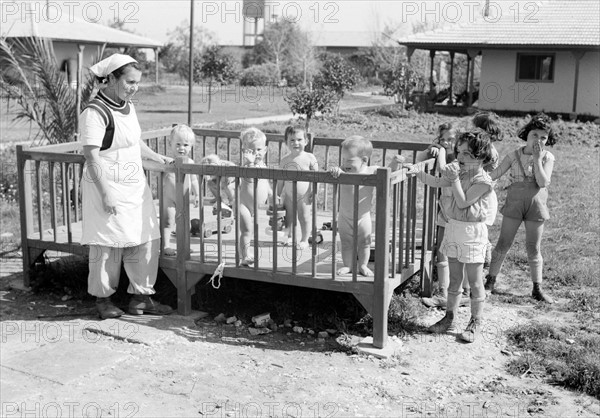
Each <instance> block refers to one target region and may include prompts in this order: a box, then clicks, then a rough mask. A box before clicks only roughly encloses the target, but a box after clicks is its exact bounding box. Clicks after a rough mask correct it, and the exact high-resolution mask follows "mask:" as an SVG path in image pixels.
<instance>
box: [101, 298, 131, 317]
mask: <svg viewBox="0 0 600 418" xmlns="http://www.w3.org/2000/svg"><path fill="white" fill-rule="evenodd" d="M96 309H97V310H98V316H100V318H101V319H107V318H118V317H120V316H121V315H123V314H124V313H125V312H123V311H122V310H120V309H119V308H117V307H116V306H115V305H113V303H112V302H111V301H110V298H96Z"/></svg>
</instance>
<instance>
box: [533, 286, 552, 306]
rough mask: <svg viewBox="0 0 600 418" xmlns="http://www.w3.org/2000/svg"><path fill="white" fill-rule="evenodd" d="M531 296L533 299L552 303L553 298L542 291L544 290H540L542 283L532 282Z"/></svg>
mask: <svg viewBox="0 0 600 418" xmlns="http://www.w3.org/2000/svg"><path fill="white" fill-rule="evenodd" d="M531 296H532V297H533V298H534V299H535V300H539V301H540V302H546V303H554V300H553V299H552V298H551V297H550V296H548V295H547V294H545V293H544V291H543V290H542V285H541V284H539V283H534V284H533V291H532V292H531Z"/></svg>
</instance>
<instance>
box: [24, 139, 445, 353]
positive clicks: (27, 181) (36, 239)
mask: <svg viewBox="0 0 600 418" xmlns="http://www.w3.org/2000/svg"><path fill="white" fill-rule="evenodd" d="M194 132H195V134H196V140H197V141H196V148H195V153H196V154H197V155H198V154H201V155H207V154H211V153H215V154H218V155H219V156H220V157H221V158H223V159H227V160H230V161H233V162H235V163H238V162H239V161H240V157H241V150H240V140H239V135H240V133H239V132H234V131H217V130H206V129H194ZM169 133H170V129H162V130H157V131H151V132H145V133H143V135H142V139H143V140H145V141H146V142H147V143H148V145H149V146H150V147H151V148H153V149H154V150H156V151H158V152H160V153H165V152H166V149H167V141H168V135H169ZM342 141H343V140H342V139H339V138H321V137H316V138H314V139H313V140H312V144H311V145H312V151H313V153H314V154H315V155H316V156H317V158H318V160H319V164H320V167H321V170H320V171H294V170H282V169H277V168H275V167H277V164H278V162H279V161H280V159H281V157H282V155H283V153H284V149H283V147H282V145H283V142H284V141H283V135H275V134H267V145H268V152H267V155H266V162H267V165H268V168H243V167H225V166H210V165H201V164H184V163H182V162H181V161H176V163H175V164H172V165H161V164H157V163H154V162H150V161H144V169H145V170H146V175H147V180H148V182H149V184H150V186H151V188H152V190H153V195H154V197H155V201H156V204H157V208H158V207H160V204H161V202H162V199H163V193H162V187H161V185H162V178H163V176H164V175H165V173H168V172H173V173H175V177H176V203H177V216H176V218H177V221H176V222H177V225H176V230H177V234H176V236H175V237H164V236H163V239H162V241H163V242H162V245H161V248H164V245H165V242H166V240H171V241H173V245H174V246H175V248H176V256H165V255H161V257H160V263H159V265H160V268H161V269H162V270H163V271H164V272H165V273H166V275H167V276H168V277H169V279H170V280H171V281H172V282H173V284H174V285H175V286H176V287H177V298H178V301H177V305H178V306H177V309H178V312H179V313H181V314H184V315H187V314H190V312H191V296H192V294H193V293H194V288H195V285H196V283H198V281H200V280H201V279H202V278H203V277H204V276H205V275H213V274H214V273H215V272H216V271H217V272H218V271H221V272H222V274H223V276H224V277H235V278H239V279H247V280H255V281H262V282H269V283H278V284H285V285H292V286H301V287H309V288H315V289H324V290H333V291H339V292H347V293H352V294H353V295H354V296H355V297H356V298H357V299H358V301H359V302H360V303H361V304H362V305H363V306H364V307H365V309H366V310H367V311H368V312H369V313H370V314H371V315H372V317H373V345H374V346H375V347H378V348H382V347H384V346H385V345H386V341H387V313H388V307H389V303H390V300H391V297H392V294H393V292H394V289H395V288H396V287H398V286H399V285H400V284H401V283H402V282H403V281H405V280H407V279H408V278H409V277H411V276H413V275H414V274H415V273H417V272H419V271H420V272H421V291H422V293H423V294H424V295H429V294H430V293H431V274H430V273H431V266H430V264H431V259H432V248H433V243H434V233H435V225H434V217H435V214H436V205H437V193H436V192H435V190H433V189H431V188H429V187H427V186H426V185H423V184H420V183H417V181H416V179H415V178H414V177H407V176H406V174H405V170H400V171H396V172H391V171H390V169H388V168H383V167H386V166H387V165H389V162H390V161H391V159H392V158H393V156H394V155H395V154H403V155H405V156H407V157H408V159H409V160H410V159H411V158H412V159H413V161H414V159H415V158H416V153H417V152H418V151H422V150H424V149H425V148H426V146H427V145H426V144H421V143H410V142H395V141H373V147H374V152H373V156H372V157H371V164H372V165H377V166H380V167H382V168H379V169H378V170H377V171H376V172H375V173H374V174H372V175H359V174H342V175H340V176H339V178H337V179H336V178H333V176H332V175H331V174H329V173H328V172H327V171H325V170H324V168H326V167H328V166H330V165H332V164H338V163H339V160H340V156H341V147H340V146H341V143H342ZM196 160H198V158H197V159H196ZM17 162H18V174H19V192H20V194H19V203H20V216H21V239H22V247H23V271H24V282H25V285H26V286H27V285H29V273H30V270H31V268H32V266H33V264H34V263H35V261H36V259H38V258H39V257H40V256H42V255H43V254H44V252H45V251H47V250H54V251H58V252H65V253H72V254H80V255H87V253H88V250H87V248H86V247H85V246H83V245H81V244H80V243H79V240H80V237H81V216H82V214H81V203H80V196H79V183H80V181H81V178H82V173H83V164H84V158H83V155H82V154H81V146H80V144H78V143H65V144H59V145H49V146H43V147H37V148H28V147H24V146H18V147H17ZM420 164H422V165H423V167H424V169H425V170H426V171H433V165H434V161H433V160H427V161H425V162H423V163H420ZM186 175H198V176H199V178H200V179H201V184H204V183H205V181H204V180H205V179H206V178H207V177H208V176H217V177H218V178H220V177H223V176H226V177H229V178H234V179H235V185H236V188H235V190H236V199H237V194H238V193H239V192H238V190H239V184H240V181H242V180H243V179H255V180H256V179H267V180H269V182H270V183H271V184H272V186H273V189H274V190H275V188H276V185H277V183H279V182H282V181H287V182H291V183H292V193H293V194H294V195H296V189H297V183H298V182H310V183H311V184H312V186H313V187H312V190H313V191H314V192H313V193H315V195H314V198H313V200H312V231H311V238H312V239H311V245H310V247H309V248H308V249H305V250H300V249H297V248H296V247H295V246H291V247H286V246H283V245H281V244H280V242H278V236H277V231H276V230H273V231H269V232H268V233H267V232H266V231H265V226H266V225H267V224H268V223H269V217H272V221H273V224H275V223H276V219H275V217H276V213H273V214H272V215H267V211H266V210H265V209H266V207H264V206H263V205H261V204H260V202H255V204H254V213H255V214H256V215H255V216H254V232H253V243H252V244H251V248H250V249H249V253H250V254H253V255H254V259H255V263H254V264H253V265H252V266H250V267H248V266H243V265H241V260H240V256H239V251H238V246H239V238H238V237H239V229H240V226H239V222H238V216H235V215H237V209H236V208H234V212H235V215H234V216H233V221H232V222H230V228H223V226H224V224H223V223H224V222H225V220H224V219H222V218H221V217H220V216H216V215H213V213H214V212H213V207H212V205H211V204H208V203H206V202H207V200H208V196H206V195H207V190H206V188H205V187H204V186H203V187H202V195H203V196H205V199H203V200H202V204H201V205H200V206H199V207H198V208H195V207H194V206H190V202H189V195H188V194H187V193H186V191H185V190H184V181H183V180H184V178H185V176H186ZM254 184H255V186H254V187H256V184H257V182H256V181H254ZM342 185H349V186H352V187H354V188H355V191H356V190H357V189H358V187H359V186H370V187H374V188H375V201H374V204H373V210H372V218H373V223H374V228H373V232H374V237H373V242H374V246H373V249H372V260H371V262H370V267H371V269H372V270H373V272H374V275H373V276H370V277H364V276H361V275H358V274H357V273H356V271H357V268H356V261H355V262H354V268H353V269H352V270H353V273H351V274H349V275H343V276H342V275H337V273H336V271H337V269H338V267H341V260H340V255H339V248H340V244H339V241H338V239H337V236H336V232H337V224H336V219H337V211H338V207H337V204H336V202H337V201H338V198H339V192H340V186H342ZM355 196H356V199H355V201H354V213H355V221H354V222H355V225H356V223H357V222H358V220H357V216H356V214H357V213H358V197H357V196H358V193H355ZM296 197H297V196H296ZM213 200H214V199H213ZM293 200H294V201H297V199H293ZM271 203H272V204H275V197H273V202H271ZM215 205H216V208H217V213H220V209H221V205H222V202H221V198H220V196H217V197H216V203H215ZM296 210H297V208H296V207H294V209H293V213H294V214H295V213H296ZM157 213H160V211H157ZM192 219H197V220H198V221H199V224H200V225H203V224H207V223H208V222H209V221H210V222H211V223H212V224H213V225H215V226H216V227H215V228H214V232H215V234H210V233H207V234H203V233H200V234H192V233H191V232H190V222H191V220H192ZM321 222H322V223H323V224H324V225H327V228H326V229H327V230H322V227H320V226H319V225H320V224H321ZM160 224H161V233H162V231H163V219H160ZM294 225H295V224H294ZM329 225H331V227H330V228H329ZM229 229H231V231H229ZM294 231H295V229H294ZM295 233H296V232H294V234H295ZM318 238H323V240H322V242H319V241H320V240H319V239H318ZM354 244H355V245H354V247H356V240H355V243H354ZM354 259H355V260H356V257H354Z"/></svg>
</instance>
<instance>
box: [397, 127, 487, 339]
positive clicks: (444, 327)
mask: <svg viewBox="0 0 600 418" xmlns="http://www.w3.org/2000/svg"><path fill="white" fill-rule="evenodd" d="M455 150H456V158H457V160H458V164H448V165H447V166H446V167H445V168H444V170H442V177H434V176H431V175H429V174H426V173H424V172H422V171H420V170H419V166H418V165H412V164H409V165H407V166H406V167H407V168H408V169H409V170H408V172H407V174H416V175H417V178H418V179H419V180H420V181H422V182H424V183H425V184H427V185H429V186H431V187H448V188H450V189H451V191H452V198H451V199H449V200H448V201H446V202H444V213H445V214H447V216H448V223H447V225H446V232H445V235H444V240H443V241H442V244H441V252H442V254H444V255H446V257H448V264H449V270H450V285H449V287H448V299H447V307H446V315H445V316H444V317H443V318H442V319H441V320H440V321H438V322H437V323H435V324H434V325H432V326H431V327H429V331H430V332H433V333H443V332H455V331H456V313H457V309H458V305H459V303H460V298H461V294H462V292H461V284H462V282H463V278H464V272H465V271H466V274H467V278H468V280H469V284H470V285H471V320H470V321H469V324H468V325H467V327H466V329H465V331H464V332H463V333H461V334H460V335H459V338H460V339H462V340H463V341H466V342H473V341H474V340H475V336H476V334H477V332H478V331H479V330H480V328H481V321H482V313H483V303H484V301H485V290H484V289H483V263H484V261H485V249H486V246H487V243H488V234H487V226H486V224H485V221H486V219H487V217H488V216H489V215H488V209H489V201H488V199H489V195H490V193H491V191H492V179H491V178H490V176H489V175H488V174H487V173H486V172H485V170H484V169H483V166H484V164H486V163H488V162H489V161H490V159H491V158H492V153H491V148H490V138H489V135H488V134H486V133H485V132H484V131H482V130H480V129H476V130H471V131H468V132H464V133H461V134H460V135H459V136H458V139H457V142H456V147H455Z"/></svg>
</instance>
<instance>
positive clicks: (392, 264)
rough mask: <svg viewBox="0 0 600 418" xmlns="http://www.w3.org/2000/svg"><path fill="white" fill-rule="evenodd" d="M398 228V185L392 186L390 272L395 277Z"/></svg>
mask: <svg viewBox="0 0 600 418" xmlns="http://www.w3.org/2000/svg"><path fill="white" fill-rule="evenodd" d="M397 228H398V183H396V184H394V185H393V186H392V233H391V237H392V249H391V250H392V254H391V256H390V271H391V276H392V277H393V276H394V274H395V273H396V248H397V242H396V230H397Z"/></svg>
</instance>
